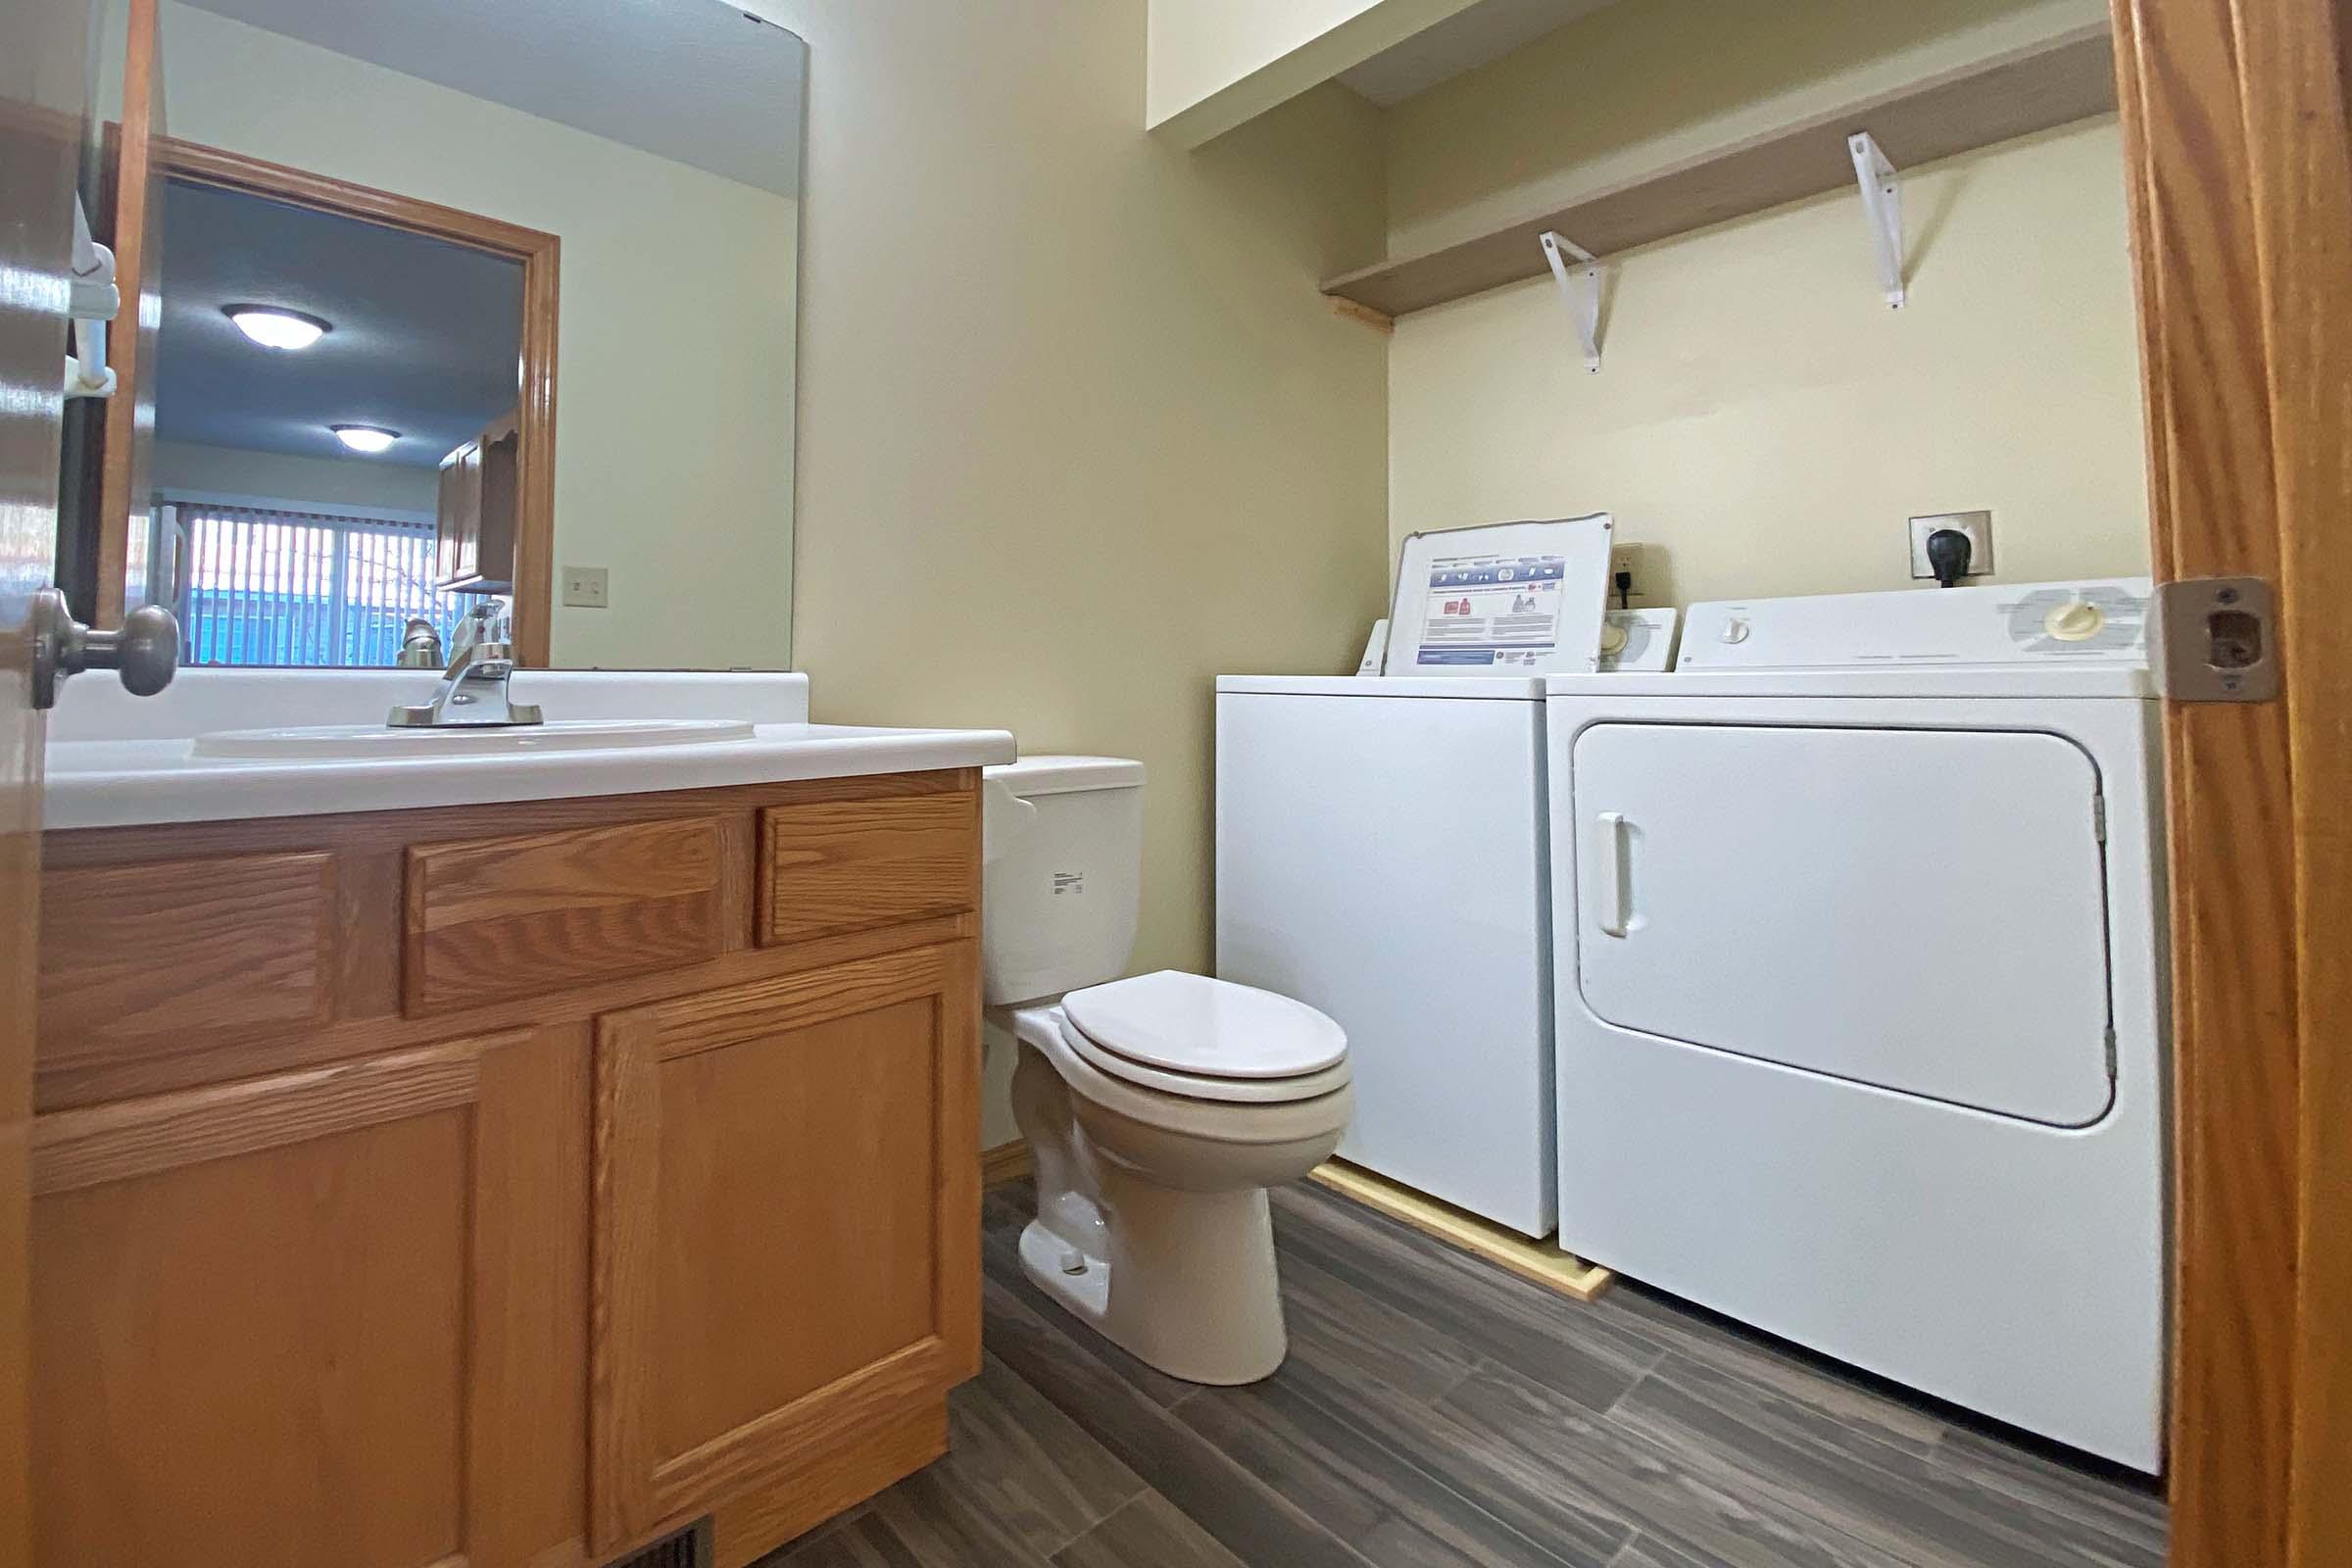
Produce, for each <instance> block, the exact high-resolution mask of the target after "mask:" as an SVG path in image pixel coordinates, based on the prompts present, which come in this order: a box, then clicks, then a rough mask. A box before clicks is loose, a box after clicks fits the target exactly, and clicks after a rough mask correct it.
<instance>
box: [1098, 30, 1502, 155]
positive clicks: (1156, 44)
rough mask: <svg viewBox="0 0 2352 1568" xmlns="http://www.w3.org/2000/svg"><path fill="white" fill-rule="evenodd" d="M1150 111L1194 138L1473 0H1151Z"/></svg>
mask: <svg viewBox="0 0 2352 1568" xmlns="http://www.w3.org/2000/svg"><path fill="white" fill-rule="evenodd" d="M1149 4H1150V9H1151V43H1150V48H1149V50H1148V54H1149V57H1150V58H1149V60H1148V63H1147V71H1146V87H1145V94H1144V121H1145V123H1146V124H1149V125H1151V126H1152V127H1154V128H1155V129H1158V130H1160V131H1161V132H1162V134H1164V135H1167V136H1169V137H1170V138H1172V139H1173V140H1175V141H1176V142H1177V143H1178V144H1179V145H1182V146H1186V147H1197V146H1200V145H1201V143H1202V142H1205V141H1207V140H1208V139H1209V138H1211V137H1213V136H1217V135H1220V134H1222V133H1223V132H1225V131H1226V130H1228V129H1230V128H1232V127H1233V126H1235V125H1238V124H1240V123H1242V122H1244V121H1245V120H1248V119H1250V118H1251V117H1253V116H1255V115H1259V114H1262V113H1264V112H1265V111H1266V110H1268V109H1270V108H1272V107H1273V106H1275V105H1276V104H1279V103H1283V102H1285V101H1287V100H1288V99H1290V98H1293V97H1295V96H1297V95H1298V94H1299V93H1302V92H1305V91H1307V90H1308V89H1310V88H1312V87H1313V86H1315V85H1316V84H1317V83H1319V82H1325V81H1329V80H1330V79H1331V78H1332V77H1333V76H1336V75H1338V74H1339V73H1341V72H1343V71H1346V70H1348V68H1349V67H1350V66H1354V65H1358V64H1360V63H1361V62H1363V61H1365V60H1368V59H1370V58H1371V57H1372V56H1374V55H1376V54H1378V53H1380V52H1381V51H1382V50H1384V49H1386V48H1388V47H1389V46H1390V45H1391V44H1395V43H1398V42H1401V41H1402V40H1404V39H1407V38H1410V37H1412V36H1413V35H1414V34H1415V33H1418V32H1420V31H1421V30H1422V29H1424V28H1427V27H1430V26H1433V25H1436V24H1438V23H1440V22H1443V21H1444V20H1446V18H1448V17H1450V16H1452V15H1453V14H1454V13H1456V12H1459V11H1467V10H1470V9H1471V8H1472V7H1473V6H1474V5H1475V4H1476V0H1149Z"/></svg>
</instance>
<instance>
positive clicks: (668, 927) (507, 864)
mask: <svg viewBox="0 0 2352 1568" xmlns="http://www.w3.org/2000/svg"><path fill="white" fill-rule="evenodd" d="M724 842H725V835H724V834H723V833H722V831H721V826H720V823H719V822H718V820H717V819H715V818H712V817H690V818H682V819H676V820H670V821H661V822H633V823H629V824H626V825H624V826H619V827H595V828H580V829H576V830H572V831H567V832H559V833H534V834H529V835H526V836H523V837H519V838H507V839H489V840H480V841H475V842H471V843H458V844H429V845H418V846H416V847H414V848H412V849H410V850H409V852H408V894H407V900H408V936H407V944H406V947H407V962H406V964H405V966H404V967H405V974H404V984H403V998H404V1002H405V1006H406V1010H407V1011H408V1013H409V1014H410V1016H412V1017H416V1016H421V1015H424V1014H430V1013H438V1012H445V1011H448V1010H450V1009H452V1008H455V1007H462V1006H469V1005H475V1004H479V1003H484V1002H499V1001H506V1000H510V999H513V998H515V997H527V996H536V995H538V994H540V993H543V992H548V991H557V990H562V989H564V987H567V986H571V985H576V984H578V983H580V982H582V981H586V980H592V979H605V978H610V977H611V976H613V975H617V974H632V973H637V972H640V971H643V970H647V969H661V968H668V967H673V966H675V965H678V964H681V963H691V962H694V961H696V960H699V959H703V958H710V957H714V956H717V954H718V952H719V950H720V948H721V946H722V945H723V929H724V920H723V916H722V912H721V909H720V888H721V885H722V883H723V882H724V881H725V880H726V867H725V865H724Z"/></svg>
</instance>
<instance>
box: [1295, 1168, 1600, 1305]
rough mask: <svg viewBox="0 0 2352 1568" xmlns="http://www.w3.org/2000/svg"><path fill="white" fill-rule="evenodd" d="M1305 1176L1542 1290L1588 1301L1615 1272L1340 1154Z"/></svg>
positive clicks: (1596, 1294)
mask: <svg viewBox="0 0 2352 1568" xmlns="http://www.w3.org/2000/svg"><path fill="white" fill-rule="evenodd" d="M1307 1176H1308V1178H1309V1179H1310V1180H1312V1181H1316V1182H1320V1183H1322V1184H1323V1185H1324V1186H1326V1187H1328V1188H1330V1189H1332V1190H1333V1191H1334V1192H1337V1193H1343V1194H1345V1195H1346V1196H1348V1198H1351V1199H1353V1200H1355V1201H1357V1202H1359V1203H1362V1204H1363V1205H1365V1206H1366V1207H1367V1208H1376V1209H1378V1210H1380V1212H1382V1213H1383V1214H1386V1215H1388V1216H1389V1217H1390V1218H1391V1219H1398V1220H1402V1221H1403V1222H1404V1223H1405V1224H1407V1225H1410V1226H1412V1227H1413V1228H1414V1229H1415V1230H1419V1231H1426V1232H1428V1233H1429V1234H1430V1235H1432V1236H1434V1237H1436V1238H1437V1239H1438V1240H1439V1241H1442V1242H1445V1243H1446V1244H1448V1245H1450V1246H1453V1247H1458V1248H1460V1249H1461V1250H1463V1251H1465V1252H1469V1253H1472V1254H1473V1255H1475V1256H1478V1257H1483V1258H1485V1259H1486V1260H1487V1261H1488V1262H1490V1263H1494V1264H1495V1265H1497V1266H1498V1267H1501V1268H1507V1269H1509V1270H1510V1271H1511V1272H1512V1273H1514V1274H1516V1275H1518V1276H1520V1277H1521V1278H1522V1279H1530V1280H1534V1281H1535V1282H1536V1283H1537V1284H1538V1285H1541V1286H1543V1287H1544V1289H1546V1290H1552V1291H1557V1292H1559V1293H1560V1294H1561V1295H1562V1296H1568V1297H1574V1298H1575V1299H1577V1300H1580V1301H1590V1300H1591V1299H1593V1298H1594V1297H1595V1296H1598V1295H1599V1294H1600V1293H1601V1292H1602V1291H1605V1290H1607V1289H1608V1288H1609V1282H1610V1281H1611V1280H1613V1279H1615V1278H1616V1277H1617V1276H1616V1275H1615V1274H1613V1273H1611V1272H1610V1271H1609V1270H1607V1269H1605V1268H1602V1267H1601V1266H1600V1265H1599V1264H1597V1263H1588V1262H1586V1261H1585V1260H1584V1259H1583V1258H1581V1257H1578V1256H1577V1255H1576V1254H1575V1253H1573V1252H1563V1251H1561V1250H1559V1249H1558V1248H1556V1247H1554V1246H1552V1245H1551V1244H1550V1243H1549V1242H1531V1241H1529V1240H1528V1239H1527V1238H1526V1237H1524V1236H1522V1235H1520V1234H1519V1233H1518V1232H1517V1231H1514V1230H1508V1229H1505V1228H1504V1227H1503V1226H1500V1225H1497V1224H1495V1222H1494V1221H1493V1220H1488V1219H1481V1218H1480V1217H1479V1216H1478V1215H1476V1214H1473V1213H1470V1212H1468V1211H1467V1210H1465V1209H1459V1208H1456V1207H1454V1206H1453V1205H1452V1204H1451V1203H1446V1202H1441V1201H1438V1200H1437V1199H1434V1198H1432V1197H1430V1196H1429V1195H1428V1194H1427V1193H1421V1192H1415V1191H1414V1190H1413V1189H1412V1188H1410V1187H1406V1186H1403V1185H1402V1184H1400V1183H1397V1182H1393V1181H1390V1180H1389V1179H1388V1178H1387V1177H1385V1176H1375V1175H1374V1174H1372V1172H1370V1171H1368V1170H1365V1169H1364V1168H1362V1167H1361V1166H1358V1165H1350V1164H1348V1163H1347V1162H1346V1161H1345V1160H1338V1159H1331V1160H1325V1161H1324V1162H1323V1163H1322V1164H1320V1165H1317V1166H1316V1167H1315V1168H1314V1169H1313V1170H1311V1171H1309V1172H1307Z"/></svg>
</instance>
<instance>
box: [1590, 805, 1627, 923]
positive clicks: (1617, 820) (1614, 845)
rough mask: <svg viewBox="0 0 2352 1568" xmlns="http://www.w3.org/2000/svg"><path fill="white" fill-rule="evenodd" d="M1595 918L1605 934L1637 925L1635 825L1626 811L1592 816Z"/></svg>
mask: <svg viewBox="0 0 2352 1568" xmlns="http://www.w3.org/2000/svg"><path fill="white" fill-rule="evenodd" d="M1592 844H1593V879H1592V880H1593V921H1594V923H1595V924H1597V925H1598V926H1599V927H1600V929H1601V934H1602V935H1604V936H1612V937H1622V936H1624V935H1625V934H1626V933H1628V932H1629V931H1631V930H1633V928H1634V916H1633V907H1634V825H1633V823H1631V822H1629V821H1627V820H1626V819H1625V813H1624V812H1623V811H1603V812H1601V813H1600V814H1599V815H1597V816H1595V817H1593V840H1592Z"/></svg>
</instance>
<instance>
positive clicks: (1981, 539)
mask: <svg viewBox="0 0 2352 1568" xmlns="http://www.w3.org/2000/svg"><path fill="white" fill-rule="evenodd" d="M1938 528H1957V529H1959V530H1960V531H1961V532H1962V533H1964V534H1966V535H1968V545H1969V549H1968V570H1966V571H1964V572H1962V573H1961V575H1962V576H1964V577H1989V576H1991V575H1992V514H1991V513H1989V512H1931V513H1929V514H1928V515H1925V516H1920V517H1913V518H1912V519H1911V575H1912V576H1914V577H1916V578H1918V579H1919V580H1920V581H1922V582H1934V581H1935V580H1936V568H1935V567H1933V566H1931V565H1929V564H1928V535H1930V534H1932V533H1934V532H1935V531H1936V529H1938Z"/></svg>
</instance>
